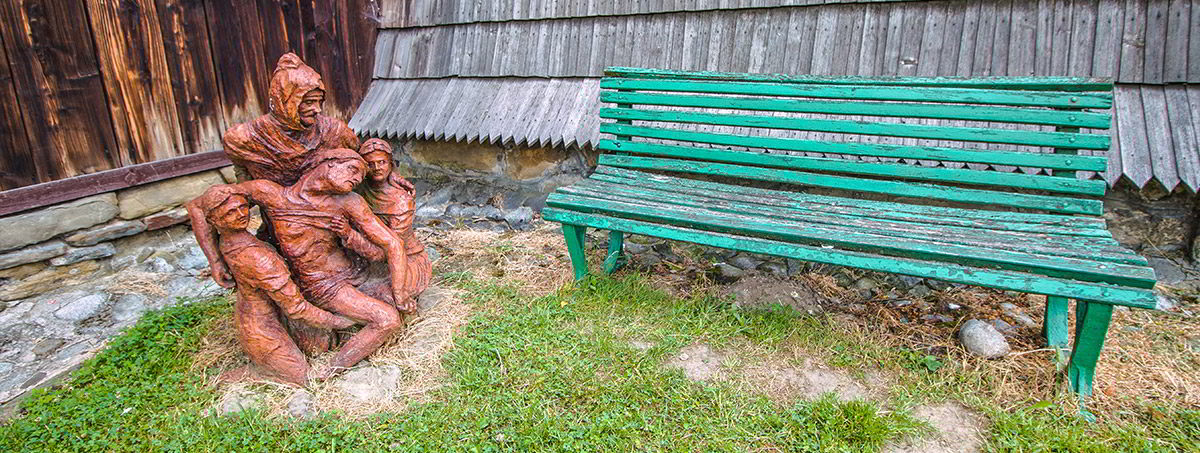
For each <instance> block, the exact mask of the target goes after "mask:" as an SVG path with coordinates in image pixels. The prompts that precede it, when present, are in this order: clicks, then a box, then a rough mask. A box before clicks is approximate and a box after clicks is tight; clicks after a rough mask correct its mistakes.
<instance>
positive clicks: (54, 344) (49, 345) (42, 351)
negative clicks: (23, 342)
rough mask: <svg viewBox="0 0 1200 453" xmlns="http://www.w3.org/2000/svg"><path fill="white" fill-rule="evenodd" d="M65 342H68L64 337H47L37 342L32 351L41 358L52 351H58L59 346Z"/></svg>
mask: <svg viewBox="0 0 1200 453" xmlns="http://www.w3.org/2000/svg"><path fill="white" fill-rule="evenodd" d="M63 343H66V342H65V341H63V339H62V338H46V339H43V340H42V341H39V342H37V343H35V344H34V345H33V349H31V350H30V351H31V352H33V354H34V355H36V356H38V357H39V358H41V357H45V356H47V355H49V354H50V353H51V352H54V351H57V350H58V348H60V347H62V345H63Z"/></svg>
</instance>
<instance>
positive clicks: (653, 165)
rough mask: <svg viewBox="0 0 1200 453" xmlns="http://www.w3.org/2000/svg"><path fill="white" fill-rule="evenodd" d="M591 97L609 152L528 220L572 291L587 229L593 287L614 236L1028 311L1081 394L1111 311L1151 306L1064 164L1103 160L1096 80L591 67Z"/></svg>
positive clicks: (1093, 201) (618, 245)
mask: <svg viewBox="0 0 1200 453" xmlns="http://www.w3.org/2000/svg"><path fill="white" fill-rule="evenodd" d="M600 86H601V88H602V89H603V90H602V92H601V95H600V100H601V101H602V102H604V103H606V104H610V105H611V107H609V108H602V109H601V110H600V117H601V118H605V119H610V120H615V121H613V122H606V123H603V124H601V126H600V132H602V133H604V134H610V135H612V136H613V138H612V139H606V140H602V141H601V142H600V143H599V144H598V148H599V149H600V150H601V151H603V152H604V153H603V154H602V155H601V156H600V158H599V166H598V167H597V168H596V171H595V172H594V173H593V174H592V175H591V176H590V177H589V178H588V179H587V180H585V181H583V182H580V183H578V184H575V185H571V186H568V187H564V188H560V189H558V190H556V191H555V192H554V193H553V194H551V195H550V197H549V198H548V199H547V203H546V205H547V207H546V208H545V210H544V211H543V213H542V215H543V217H544V218H545V219H547V220H551V221H554V222H559V223H561V224H562V228H563V233H564V234H565V235H566V242H567V247H568V249H569V252H570V256H571V262H572V265H573V266H574V269H575V276H576V278H578V279H582V278H583V277H584V276H585V275H586V274H587V264H586V262H585V259H584V238H585V235H584V233H585V231H586V229H587V228H589V227H590V228H598V229H603V230H610V234H609V244H608V250H609V253H608V257H607V259H606V260H605V262H604V267H605V270H606V271H609V272H611V271H612V270H614V269H616V268H617V267H618V266H620V264H621V263H622V261H623V257H622V256H621V255H622V243H623V238H624V235H625V234H627V233H629V234H642V235H647V236H654V237H659V238H665V239H671V240H678V241H687V242H692V243H697V244H704V245H708V246H713V247H722V248H726V249H732V250H741V251H747V252H753V253H761V254H766V255H774V256H781V257H787V258H795V259H799V260H805V261H813V262H819V263H827V264H833V265H839V266H849V267H855V268H860V269H867V270H872V271H880V272H889V273H896V274H904V275H911V276H916V277H924V278H931V279H938V280H943V281H949V282H956V283H963V284H969V285H977V286H985V287H990V288H999V289H1005V290H1013V291H1019V292H1024V293H1032V294H1043V295H1046V296H1047V302H1046V312H1045V323H1044V326H1043V332H1044V335H1045V337H1046V340H1047V342H1048V344H1049V345H1050V346H1052V347H1054V348H1056V349H1058V350H1059V351H1060V352H1059V354H1058V359H1059V363H1060V364H1064V365H1065V366H1066V368H1067V370H1068V373H1067V376H1068V381H1069V383H1070V386H1071V388H1072V389H1073V390H1075V391H1076V392H1078V393H1079V394H1080V395H1081V396H1086V395H1089V394H1091V387H1092V378H1093V373H1094V370H1095V365H1096V359H1097V358H1098V357H1099V354H1100V349H1101V347H1102V346H1103V344H1104V337H1105V335H1106V333H1107V331H1108V326H1109V321H1110V319H1111V317H1112V310H1113V306H1115V305H1124V306H1129V307H1139V308H1154V304H1155V296H1154V294H1153V292H1152V290H1151V288H1153V287H1154V284H1155V277H1154V271H1153V270H1152V269H1151V268H1150V267H1148V266H1147V264H1146V260H1145V259H1144V258H1142V257H1140V256H1138V255H1136V254H1134V253H1133V252H1131V251H1129V250H1126V249H1124V248H1122V247H1121V246H1120V245H1119V244H1118V243H1117V242H1116V241H1115V240H1113V238H1112V236H1111V235H1110V234H1109V232H1108V231H1107V230H1106V229H1105V222H1104V220H1103V218H1101V217H1100V215H1101V214H1102V213H1103V206H1102V203H1101V201H1100V200H1099V198H1098V197H1100V196H1102V195H1104V192H1105V189H1106V185H1105V183H1104V182H1103V181H1100V180H1089V179H1078V178H1077V177H1076V172H1079V171H1088V172H1101V171H1105V170H1106V169H1107V163H1106V158H1105V157H1101V156H1091V155H1080V154H1078V153H1077V150H1107V149H1108V147H1109V142H1110V139H1109V137H1108V135H1107V134H1105V133H1103V132H1104V131H1103V129H1107V128H1108V127H1109V124H1110V116H1109V113H1108V110H1109V109H1110V107H1111V106H1112V83H1111V82H1107V81H1098V80H1093V79H1081V78H1065V77H1040V78H1028V77H1022V78H990V77H989V78H862V77H842V78H831V77H812V76H786V75H751V74H729V73H708V72H677V71H665V70H653V69H637V68H609V69H608V70H607V71H606V77H605V78H604V79H603V80H602V81H601V85H600ZM901 119H902V120H901ZM933 123H936V124H933ZM1081 129H1082V130H1084V131H1082V132H1081ZM1087 130H1100V131H1099V133H1094V132H1088V131H1087ZM781 131H782V132H781ZM795 131H809V132H808V133H814V134H816V133H819V134H822V135H820V136H818V138H822V139H820V140H814V139H811V137H809V138H803V137H801V138H797V136H796V135H795V134H797V132H795ZM787 134H792V135H791V136H788V135H787ZM881 136H888V137H901V138H903V139H906V140H907V142H902V143H880V141H881V140H879V139H878V137H881ZM914 139H915V140H914ZM917 140H921V141H922V142H921V143H923V144H919V143H917ZM930 141H934V142H933V143H934V144H936V145H938V146H926V145H924V144H928V143H929V142H930ZM1039 150H1040V151H1041V152H1030V151H1039ZM813 153H821V154H818V155H821V156H824V157H812V155H813ZM1101 154H1102V153H1101ZM830 156H834V157H830ZM917 161H940V162H942V163H943V165H939V166H922V165H918V164H917ZM993 166H1001V168H1003V167H1004V166H1008V167H1009V169H1011V168H1012V167H1021V168H1024V169H1029V168H1033V169H1036V170H1038V171H1037V173H1031V172H1025V171H1016V172H1013V171H996V170H991V169H990V168H994V167H993ZM764 183H766V184H764ZM764 186H768V187H776V188H775V189H770V188H763V187H764ZM778 187H784V188H786V189H787V190H779V189H778ZM812 188H817V189H820V190H819V192H821V193H805V190H807V189H812ZM809 192H813V191H811V190H809ZM880 199H887V200H888V201H879V200H880ZM1070 299H1074V300H1075V301H1076V305H1075V313H1076V323H1075V341H1074V347H1073V348H1071V349H1069V350H1068V349H1067V347H1068V332H1067V329H1068V321H1067V310H1068V301H1069V300H1070Z"/></svg>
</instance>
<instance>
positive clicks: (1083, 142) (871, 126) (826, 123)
mask: <svg viewBox="0 0 1200 453" xmlns="http://www.w3.org/2000/svg"><path fill="white" fill-rule="evenodd" d="M600 117H601V118H607V119H615V120H640V121H664V122H671V123H690V124H712V125H721V126H740V127H761V128H770V129H786V130H796V131H816V132H834V133H841V134H860V135H879V136H890V137H906V138H921V139H930V140H954V141H965V142H979V143H1003V144H1010V145H1029V146H1048V147H1057V148H1071V149H1108V146H1109V141H1110V139H1109V137H1108V136H1107V135H1097V134H1081V133H1074V132H1042V131H1022V130H1012V129H987V128H980V127H952V126H928V125H924V124H899V123H873V122H866V121H850V120H827V119H810V118H780V117H776V116H758V115H727V114H720V113H699V112H677V111H668V110H642V109H629V108H602V109H600Z"/></svg>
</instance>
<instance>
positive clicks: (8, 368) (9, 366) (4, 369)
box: [0, 362, 13, 374]
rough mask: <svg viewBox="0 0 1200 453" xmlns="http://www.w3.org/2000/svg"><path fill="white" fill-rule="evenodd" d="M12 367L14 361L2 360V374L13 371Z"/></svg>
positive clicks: (0, 365) (0, 368)
mask: <svg viewBox="0 0 1200 453" xmlns="http://www.w3.org/2000/svg"><path fill="white" fill-rule="evenodd" d="M12 369H13V364H12V363H9V362H0V374H6V373H8V372H9V371H12Z"/></svg>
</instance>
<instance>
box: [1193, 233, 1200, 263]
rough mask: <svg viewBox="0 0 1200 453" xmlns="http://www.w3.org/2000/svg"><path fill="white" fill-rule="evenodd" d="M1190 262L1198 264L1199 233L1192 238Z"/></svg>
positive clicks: (1199, 252) (1199, 259) (1199, 251)
mask: <svg viewBox="0 0 1200 453" xmlns="http://www.w3.org/2000/svg"><path fill="white" fill-rule="evenodd" d="M1192 262H1193V263H1196V264H1200V234H1197V235H1196V238H1195V239H1192Z"/></svg>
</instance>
